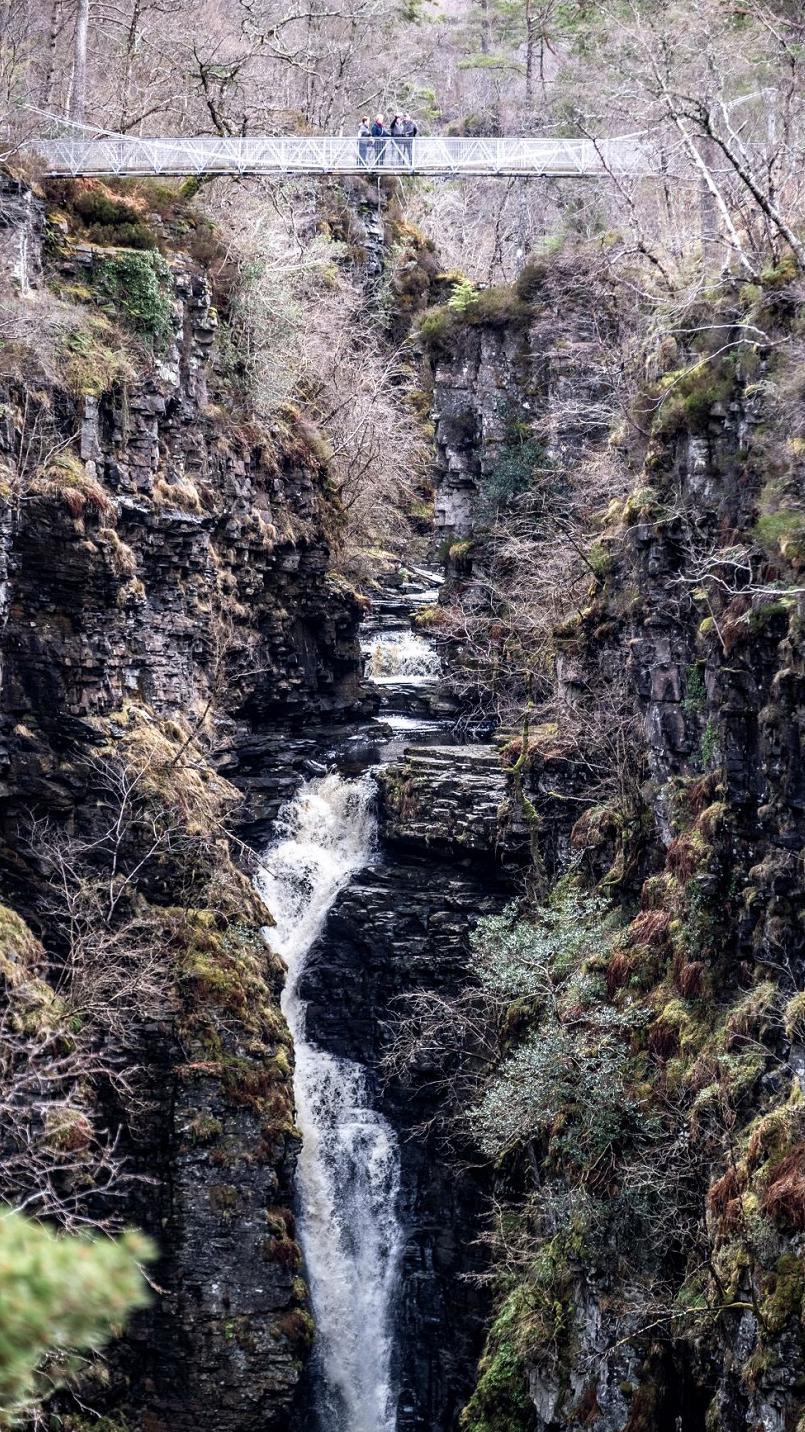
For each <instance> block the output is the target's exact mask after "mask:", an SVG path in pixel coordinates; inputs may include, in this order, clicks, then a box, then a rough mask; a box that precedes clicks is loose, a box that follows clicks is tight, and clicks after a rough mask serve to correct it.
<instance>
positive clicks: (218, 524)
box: [0, 186, 360, 1432]
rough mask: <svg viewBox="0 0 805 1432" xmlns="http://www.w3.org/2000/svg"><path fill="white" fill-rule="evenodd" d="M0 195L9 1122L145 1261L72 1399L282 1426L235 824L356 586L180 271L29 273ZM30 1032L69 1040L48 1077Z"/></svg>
mask: <svg viewBox="0 0 805 1432" xmlns="http://www.w3.org/2000/svg"><path fill="white" fill-rule="evenodd" d="M12 187H13V186H12ZM5 199H9V202H8V203H4V220H5V224H6V230H5V238H6V250H7V252H8V254H9V255H11V259H10V266H11V268H12V269H13V272H14V274H15V276H16V282H17V295H18V296H17V298H16V299H15V300H14V302H15V303H16V305H17V307H16V308H15V309H14V312H15V313H16V314H17V315H18V318H19V315H20V314H22V321H20V322H19V326H18V328H17V330H16V331H14V332H13V338H12V342H11V343H10V344H7V345H6V348H5V351H4V355H3V372H2V377H0V389H2V391H1V392H0V403H1V404H2V406H1V407H0V415H1V416H0V461H2V464H3V469H4V479H3V481H4V485H3V499H4V511H3V523H2V541H3V565H4V584H3V603H4V607H3V618H4V622H3V636H2V653H3V688H2V730H3V738H2V753H3V754H2V760H3V792H2V815H1V816H0V822H1V824H2V851H1V852H0V862H1V863H2V869H3V875H4V882H3V883H4V887H5V889H4V895H5V898H6V900H7V901H8V904H9V905H10V906H12V907H13V909H14V910H18V911H20V912H21V913H22V914H23V915H24V916H25V917H26V918H27V919H28V920H29V921H30V922H31V924H32V926H33V927H34V928H35V929H36V931H37V934H38V935H39V937H40V939H41V946H37V943H36V941H35V940H33V938H32V937H31V938H29V937H26V938H27V939H28V944H25V942H24V941H22V937H21V936H20V935H19V934H18V932H17V926H16V924H15V923H14V918H15V917H13V916H12V915H11V913H10V912H9V914H8V919H7V921H6V926H5V927H4V928H6V933H7V940H6V944H7V946H8V948H7V949H5V955H6V956H7V957H8V958H9V959H10V961H11V963H10V965H9V966H8V968H7V969H6V970H5V975H6V976H7V979H6V986H7V993H8V996H9V999H10V1000H11V1002H12V1008H13V1009H14V1010H16V1011H18V1012H19V1011H20V1010H24V1009H26V1008H28V1006H29V1005H31V1003H32V1001H33V1005H34V1007H35V1008H36V1009H37V1010H45V1009H47V1011H48V1014H47V1019H46V1018H45V1015H44V1014H42V1015H41V1017H39V1016H37V1019H36V1021H35V1028H36V1038H35V1039H34V1043H35V1045H36V1059H37V1060H38V1061H39V1063H38V1064H37V1065H36V1069H37V1070H39V1074H38V1075H37V1077H39V1078H41V1080H42V1081H43V1082H42V1087H43V1088H44V1089H48V1088H49V1092H48V1093H47V1095H46V1097H45V1101H44V1104H43V1105H42V1106H41V1110H40V1113H39V1114H38V1115H37V1117H36V1118H35V1120H34V1132H33V1138H34V1142H35V1143H36V1144H37V1147H40V1146H41V1149H42V1150H44V1152H43V1153H42V1155H41V1157H42V1158H44V1159H45V1160H46V1161H47V1160H48V1159H50V1162H51V1163H53V1164H54V1170H55V1165H56V1164H57V1163H58V1158H57V1157H56V1153H55V1152H54V1147H55V1146H54V1140H53V1137H52V1118H51V1114H52V1110H50V1109H49V1106H50V1105H51V1104H52V1105H53V1108H55V1109H65V1108H66V1109H68V1110H70V1111H72V1112H71V1119H72V1123H70V1128H71V1129H73V1131H74V1137H73V1136H72V1135H71V1137H70V1142H69V1151H70V1157H69V1158H66V1159H65V1160H64V1162H66V1164H67V1165H68V1169H67V1172H66V1173H59V1172H58V1171H54V1172H53V1174H52V1183H53V1189H52V1192H53V1203H54V1208H55V1209H56V1211H60V1212H61V1213H64V1210H65V1208H68V1207H69V1209H72V1210H75V1209H78V1208H80V1207H81V1203H82V1199H85V1200H86V1201H88V1203H89V1204H90V1205H91V1207H92V1212H93V1215H94V1216H96V1217H100V1218H107V1217H109V1216H110V1215H114V1216H117V1217H120V1216H121V1213H122V1215H123V1217H124V1218H126V1219H128V1220H131V1221H133V1222H137V1223H139V1224H141V1225H142V1226H144V1227H146V1228H147V1229H149V1230H150V1231H152V1232H153V1233H154V1235H155V1237H156V1240H157V1243H158V1245H159V1248H160V1251H161V1253H162V1258H163V1261H162V1264H161V1266H160V1269H159V1270H158V1272H157V1275H156V1281H157V1283H158V1285H159V1288H160V1292H159V1293H158V1295H157V1297H156V1298H155V1302H154V1308H153V1310H152V1311H151V1312H150V1313H148V1314H146V1315H144V1316H142V1317H141V1318H140V1319H139V1321H138V1322H137V1323H136V1324H135V1327H134V1329H133V1331H132V1335H131V1337H130V1339H129V1341H128V1343H127V1345H126V1346H125V1347H123V1348H122V1349H121V1350H119V1351H118V1353H117V1354H116V1355H115V1357H114V1358H113V1362H112V1369H113V1372H112V1379H111V1385H107V1386H104V1385H103V1384H102V1383H100V1382H98V1380H97V1379H96V1382H97V1383H98V1385H96V1386H94V1387H93V1388H92V1389H91V1391H90V1392H89V1393H88V1399H89V1401H90V1403H91V1405H92V1406H93V1407H101V1408H111V1409H112V1410H113V1411H114V1409H123V1410H124V1411H125V1416H126V1417H128V1418H129V1421H127V1422H126V1425H127V1426H129V1425H138V1426H139V1425H141V1424H142V1425H143V1426H145V1425H148V1426H149V1427H150V1428H152V1429H156V1428H158V1427H162V1426H166V1427H167V1426H169V1425H170V1426H178V1427H188V1428H189V1427H193V1428H199V1427H210V1428H212V1427H215V1428H216V1429H221V1428H230V1429H232V1432H235V1429H238V1432H243V1429H245V1428H248V1427H255V1428H257V1427H260V1428H261V1429H265V1428H267V1427H274V1426H277V1427H281V1426H282V1425H284V1418H285V1411H284V1409H285V1408H286V1407H287V1406H288V1404H289V1402H290V1400H291V1398H292V1395H293V1391H294V1387H295V1384H296V1381H297V1378H298V1375H299V1368H300V1359H301V1358H302V1357H303V1356H304V1353H305V1350H306V1348H307V1346H308V1344H309V1338H310V1320H309V1316H308V1313H307V1311H306V1293H305V1287H304V1283H303V1282H302V1281H301V1279H300V1277H299V1271H300V1269H299V1263H300V1259H299V1252H298V1248H297V1246H296V1243H295V1242H294V1238H293V1215H292V1212H291V1202H292V1183H293V1173H294V1165H295V1159H296V1151H297V1143H296V1137H297V1136H296V1134H295V1131H294V1126H293V1106H292V1094H291V1084H290V1080H291V1069H292V1058H293V1054H292V1050H290V1049H289V1043H290V1040H289V1036H288V1033H287V1030H286V1028H285V1025H284V1021H283V1019H282V1017H281V1015H280V1013H279V1007H278V993H279V983H280V980H281V971H280V969H279V968H278V965H277V962H276V961H273V960H272V959H271V958H270V957H269V954H268V951H267V949H266V946H265V943H264V941H263V939H262V937H261V934H260V927H261V925H263V924H264V923H265V921H266V918H267V916H266V912H265V910H264V908H263V907H262V906H261V905H260V904H259V902H258V901H257V900H256V899H255V897H254V896H253V895H252V894H251V891H250V885H249V882H248V880H247V879H246V877H245V876H244V875H243V874H242V873H241V872H239V870H238V869H236V867H235V864H234V863H233V850H235V849H236V848H237V847H233V846H232V844H231V842H230V840H229V837H228V832H229V831H231V830H232V828H233V826H234V825H235V824H237V823H238V822H240V823H242V822H243V820H244V818H251V819H262V818H264V817H265V815H266V814H267V813H271V812H272V811H273V810H275V809H276V806H277V804H278V802H279V801H280V800H281V799H282V797H283V793H284V790H285V789H286V788H287V785H288V784H289V783H290V782H291V781H292V780H293V779H295V777H294V776H293V770H292V768H293V762H294V760H301V759H304V756H305V753H306V749H305V744H304V742H303V741H302V742H298V743H297V744H296V745H294V742H293V734H295V735H297V736H300V735H302V734H303V733H304V732H305V730H311V729H313V728H314V727H315V726H316V725H317V723H318V724H320V723H321V721H322V720H323V719H325V718H326V719H327V721H328V722H329V721H332V720H338V719H339V717H342V716H344V715H345V714H346V713H348V712H349V711H351V710H354V709H356V708H357V706H358V704H359V696H360V660H359V654H358V649H357V642H356V629H357V622H358V619H359V615H360V606H359V603H358V600H357V598H356V597H355V595H354V594H353V593H352V592H351V591H350V589H349V588H348V587H347V586H346V584H344V583H343V582H339V581H336V580H335V579H332V578H331V577H330V575H329V570H328V569H329V543H330V539H331V536H332V533H333V532H334V531H335V530H336V528H337V525H338V523H339V521H340V517H339V511H338V506H337V503H336V501H335V499H334V497H333V494H332V492H331V491H330V490H329V487H328V479H327V471H326V465H325V463H324V462H323V460H322V457H321V452H320V449H317V439H316V435H315V433H314V432H312V430H310V429H309V428H308V427H307V426H306V425H305V422H304V419H303V418H302V417H301V415H300V414H298V413H297V412H295V411H293V410H288V412H287V413H286V414H285V415H284V417H283V419H282V420H281V421H280V422H278V424H277V425H276V426H275V427H274V428H272V429H270V430H269V429H268V428H266V427H265V426H262V427H261V426H260V425H259V424H257V423H256V422H253V421H251V420H250V419H249V418H248V416H246V417H243V416H241V417H240V418H239V419H236V418H235V417H233V416H232V414H231V406H232V405H231V403H230V402H229V400H228V395H227V391H226V387H225V385H224V384H223V383H222V380H221V378H220V375H219V374H218V372H217V369H216V362H215V330H216V322H217V320H216V314H215V311H214V309H213V308H212V306H211V297H210V291H209V286H208V283H207V281H206V279H205V276H204V273H203V271H202V270H201V269H200V268H199V267H198V265H196V264H194V263H193V262H191V261H190V260H189V259H188V258H187V256H186V255H184V254H183V253H182V252H181V251H177V250H171V249H170V248H169V249H168V258H167V261H165V260H162V259H160V260H158V261H156V260H152V259H151V258H150V256H149V255H148V254H145V255H143V254H140V253H138V252H136V251H130V250H114V249H111V250H110V249H103V248H99V247H98V246H97V245H94V244H89V243H87V242H85V241H84V240H82V239H81V238H80V237H76V236H75V234H74V232H73V230H72V228H71V226H70V223H69V221H67V220H65V219H64V218H63V217H58V216H57V218H56V220H55V222H51V223H50V227H49V249H48V257H47V260H46V276H47V284H48V287H47V288H45V287H44V286H43V283H42V280H41V275H40V268H41V258H40V255H39V245H38V239H39V237H40V235H41V232H42V229H43V212H42V206H41V203H40V202H39V201H38V200H36V199H35V198H34V197H32V196H31V195H30V193H28V192H26V191H24V190H22V189H14V192H13V194H11V195H10V197H9V195H4V200H5ZM12 200H13V202H11V201H12ZM122 265H128V268H125V269H124V267H122ZM110 273H111V274H112V275H113V276H115V275H116V276H117V279H119V280H120V281H119V282H117V286H116V288H114V289H113V288H112V287H111V286H110V284H109V275H110ZM23 275H26V276H27V283H28V284H32V285H33V290H32V291H29V292H28V294H27V295H26V294H25V292H21V290H24V288H25V285H24V284H23V283H22V278H23ZM121 276H122V277H121ZM154 276H155V277H156V280H157V281H158V287H159V288H160V289H161V297H160V294H159V293H158V294H157V298H159V299H160V302H162V303H163V309H162V310H159V311H160V312H163V313H164V314H165V315H166V325H167V326H166V334H165V339H164V342H163V343H162V345H161V349H160V351H159V352H158V354H157V356H156V357H155V358H154V357H149V355H148V351H147V346H144V347H143V348H142V350H141V356H140V358H139V360H138V358H137V352H138V349H137V344H136V343H133V344H132V345H131V346H130V348H129V351H128V353H127V354H126V356H125V358H124V357H121V356H120V355H119V354H118V355H115V353H114V350H113V345H112V342H111V340H110V337H109V329H108V325H109V323H110V322H111V323H114V322H116V321H118V318H119V317H120V314H119V312H118V313H116V312H115V311H114V310H115V300H114V297H113V298H112V299H110V297H109V294H110V293H112V294H114V293H117V294H119V295H120V297H119V303H120V306H121V309H122V311H123V313H124V314H125V313H126V312H127V311H128V310H127V308H126V304H127V303H128V302H129V300H130V299H131V294H132V293H133V292H134V286H135V285H136V284H137V283H138V282H141V281H142V282H143V283H144V284H146V286H147V285H149V284H150V285H151V287H149V288H148V290H147V291H148V293H149V294H151V293H152V292H153V284H152V278H153V277H154ZM104 282H106V290H105V293H106V297H105V299H104V303H103V304H101V306H100V308H99V304H100V298H99V294H101V293H103V292H104V290H103V284H104ZM54 295H56V297H54ZM154 301H155V302H156V299H155V300H154ZM26 302H28V303H29V304H30V313H29V316H28V320H27V321H28V323H30V324H31V325H36V324H37V323H38V322H40V323H42V324H45V323H49V322H51V320H52V317H53V310H54V307H55V309H56V317H57V319H58V322H59V325H60V327H59V337H58V340H57V342H56V345H55V350H51V356H52V353H53V352H54V351H55V362H54V363H50V362H49V361H46V360H45V358H43V355H42V353H41V351H40V348H39V347H38V345H37V344H36V343H35V342H34V343H29V342H28V341H27V340H28V335H27V334H26V332H25V321H24V315H25V311H26V310H25V309H24V304H25V303H26ZM68 304H69V308H68V307H67V305H68ZM62 305H64V306H62ZM110 315H111V316H110ZM121 321H122V322H123V324H124V326H125V318H123V319H121ZM100 324H103V325H105V326H104V327H103V329H102V330H101V329H100V328H99V327H98V326H97V325H100ZM99 333H100V334H101V337H102V340H103V341H102V347H101V349H100V351H97V349H96V348H95V346H93V345H94V344H95V342H96V340H97V341H100V340H98V334H99ZM110 355H111V356H110ZM211 396H212V399H214V401H212V400H211ZM266 752H268V753H270V755H269V756H268V757H267V756H266ZM266 766H268V770H269V773H270V777H271V778H270V779H269V778H268V776H267V775H266V770H265V768H266ZM253 770H258V771H260V772H261V777H260V780H259V782H253V783H251V785H250V778H249V772H250V771H253ZM241 776H242V783H241V788H242V789H243V790H246V791H247V792H248V791H249V790H250V789H251V790H252V792H253V796H254V799H253V800H252V801H251V803H250V806H248V807H247V808H246V809H245V810H244V809H243V808H242V807H241V806H240V804H239V802H240V795H239V792H238V790H237V789H236V788H235V786H233V785H231V784H230V782H229V780H228V779H227V777H229V778H231V779H234V780H235V781H239V780H240V778H241ZM104 890H105V892H106V893H105V894H104V893H103V892H104ZM21 941H22V943H21ZM22 945H24V950H25V952H27V954H26V961H23V960H22V958H21V955H20V950H21V948H22ZM31 951H33V952H34V953H33V954H32V953H31ZM79 966H80V968H79ZM104 969H105V970H106V976H107V978H106V985H104V978H105V976H104ZM71 971H72V973H71ZM116 984H118V985H119V988H118V990H117V993H116V994H115V992H114V991H115V986H116ZM56 988H58V991H59V993H58V995H55V994H53V990H54V989H56ZM104 988H106V989H107V995H106V1003H105V1002H104V995H103V989H104ZM48 990H50V991H51V992H50V994H48V993H47V991H48ZM115 1001H118V1005H119V1007H118V1010H117V1013H115V1012H114V1010H113V1009H112V1008H111V1006H113V1005H114V1002H115ZM57 1006H58V1008H57ZM15 1018H22V1015H21V1014H18V1015H15ZM51 1035H52V1036H53V1037H54V1038H55V1037H58V1038H59V1039H62V1040H64V1041H65V1047H66V1049H67V1055H66V1056H65V1060H66V1064H65V1067H64V1068H61V1067H60V1068H59V1069H57V1070H55V1071H54V1069H53V1067H52V1061H51V1063H50V1064H49V1063H48V1059H49V1058H50V1054H49V1050H50V1049H51V1048H52V1039H50V1036H51ZM32 1038H33V1036H32ZM49 1040H50V1042H49ZM73 1054H74V1055H75V1060H76V1062H77V1063H78V1064H79V1065H80V1062H81V1058H83V1059H84V1061H85V1066H86V1067H85V1069H84V1074H85V1079H84V1081H83V1082H81V1081H80V1079H79V1078H77V1077H76V1074H75V1071H74V1069H73V1068H72V1066H70V1068H69V1069H67V1068H66V1066H67V1065H70V1061H71V1058H72V1056H73ZM26 1058H27V1053H26ZM48 1070H49V1071H50V1074H49V1075H48V1072H47V1071H48ZM65 1070H66V1072H65ZM124 1074H125V1076H126V1077H124ZM62 1075H64V1077H62ZM48 1077H50V1078H51V1079H52V1083H51V1085H50V1086H47V1085H46V1084H45V1083H44V1081H45V1080H46V1079H47V1078H48ZM49 1119H50V1123H49V1122H48V1120H49ZM68 1122H69V1121H68ZM49 1129H50V1130H51V1132H50V1133H49V1132H48V1130H49ZM76 1129H78V1130H80V1131H82V1132H81V1133H80V1137H79V1134H78V1133H75V1130H76ZM60 1137H61V1139H62V1141H63V1140H64V1138H65V1137H67V1136H66V1135H60ZM37 1141H38V1142H37ZM57 1142H58V1140H57ZM73 1144H75V1147H73ZM113 1148H114V1157H113V1155H112V1149H113ZM101 1149H103V1150H105V1153H104V1154H103V1158H102V1159H101V1163H104V1162H105V1164H108V1165H109V1166H111V1165H112V1164H114V1166H115V1168H114V1174H113V1176H112V1177H110V1179H109V1181H108V1195H104V1192H103V1188H104V1180H103V1179H102V1178H99V1177H98V1168H97V1166H96V1165H97V1157H96V1156H98V1151H99V1150H101ZM56 1152H57V1151H56ZM62 1152H63V1151H62ZM93 1159H95V1162H93ZM82 1160H83V1161H84V1165H85V1168H84V1173H83V1174H82V1166H81V1165H82ZM73 1163H76V1167H73ZM14 1170H15V1171H14V1179H15V1180H16V1186H13V1187H7V1188H5V1190H4V1191H5V1193H6V1195H7V1196H9V1197H13V1198H14V1199H18V1198H19V1196H20V1194H21V1192H24V1191H25V1178H26V1177H30V1178H32V1179H33V1178H34V1174H35V1170H33V1169H27V1168H26V1165H25V1159H24V1158H23V1157H22V1155H20V1159H18V1161H17V1163H16V1165H14ZM82 1178H83V1186H84V1187H85V1188H86V1192H85V1193H83V1194H82V1192H81V1189H82ZM132 1180H133V1181H132ZM93 1183H94V1185H95V1188H94V1189H93V1188H92V1185H93ZM67 1185H69V1187H68V1186H67ZM107 1382H108V1378H107ZM115 1415H117V1414H116V1413H115ZM132 1419H133V1420H132ZM68 1423H69V1425H70V1426H72V1427H78V1426H79V1425H83V1422H82V1421H81V1417H80V1415H79V1414H78V1413H77V1412H75V1411H73V1412H72V1413H70V1414H69V1416H68ZM65 1425H67V1424H65ZM109 1425H110V1426H111V1425H112V1424H111V1423H110V1424H109Z"/></svg>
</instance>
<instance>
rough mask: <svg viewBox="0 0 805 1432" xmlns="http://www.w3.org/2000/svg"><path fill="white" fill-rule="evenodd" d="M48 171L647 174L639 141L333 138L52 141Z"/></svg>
mask: <svg viewBox="0 0 805 1432" xmlns="http://www.w3.org/2000/svg"><path fill="white" fill-rule="evenodd" d="M31 149H32V150H33V151H34V152H35V154H36V155H37V157H38V158H39V160H40V162H41V163H43V164H44V166H45V171H46V173H47V174H49V175H69V176H72V177H77V176H80V175H126V174H131V175H144V174H308V173H310V174H332V173H338V174H344V173H361V172H362V171H365V170H371V171H373V172H378V173H384V172H395V173H399V172H404V171H405V170H406V169H407V170H409V171H412V172H416V173H418V174H439V175H451V174H455V175H461V174H535V175H552V174H553V175H565V176H566V175H574V174H575V175H595V174H603V173H605V172H606V171H607V170H609V169H611V170H613V171H615V172H617V173H619V174H629V173H633V174H634V173H642V172H647V169H648V165H647V163H646V156H645V154H644V153H643V151H642V149H641V146H640V144H639V142H638V141H637V140H635V139H632V138H621V139H609V140H602V141H600V143H599V144H598V145H597V146H596V144H594V143H593V142H592V141H591V140H588V139H484V138H480V139H437V138H430V137H428V138H422V139H420V138H417V139H403V138H400V139H395V138H389V139H381V140H370V139H363V140H361V139H358V138H357V137H352V136H349V137H342V136H333V135H321V136H315V137H312V136H311V137H307V136H299V135H292V136H282V137H277V138H263V139H248V138H247V139H242V138H233V139H229V138H226V139H223V138H206V139H136V138H127V137H122V138H118V137H115V136H109V137H99V138H96V139H70V138H64V139H50V140H41V141H39V142H38V143H36V144H35V145H32V146H31Z"/></svg>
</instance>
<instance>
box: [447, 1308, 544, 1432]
mask: <svg viewBox="0 0 805 1432" xmlns="http://www.w3.org/2000/svg"><path fill="white" fill-rule="evenodd" d="M529 1311H530V1309H529V1299H528V1295H527V1292H526V1290H525V1289H524V1288H522V1287H521V1288H517V1289H515V1291H514V1292H513V1293H512V1294H510V1296H509V1297H508V1298H507V1299H506V1301H505V1302H504V1304H503V1307H502V1308H501V1311H500V1312H499V1314H498V1316H497V1318H496V1319H495V1322H494V1324H493V1325H492V1328H491V1330H490V1333H489V1337H488V1339H487V1344H486V1349H485V1351H484V1354H483V1357H482V1358H481V1361H480V1364H479V1367H478V1380H477V1383H476V1386H475V1391H474V1393H473V1395H472V1397H471V1398H470V1401H469V1402H468V1403H467V1406H466V1407H465V1408H464V1411H463V1412H462V1414H461V1427H462V1429H463V1432H532V1429H533V1428H536V1425H537V1422H536V1413H535V1409H534V1404H533V1402H532V1401H531V1398H530V1397H529V1395H528V1376H527V1372H526V1365H525V1359H524V1357H523V1354H522V1351H521V1350H520V1347H519V1346H518V1328H519V1324H520V1323H521V1322H522V1320H523V1318H524V1317H527V1316H528V1314H529Z"/></svg>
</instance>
